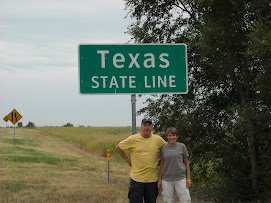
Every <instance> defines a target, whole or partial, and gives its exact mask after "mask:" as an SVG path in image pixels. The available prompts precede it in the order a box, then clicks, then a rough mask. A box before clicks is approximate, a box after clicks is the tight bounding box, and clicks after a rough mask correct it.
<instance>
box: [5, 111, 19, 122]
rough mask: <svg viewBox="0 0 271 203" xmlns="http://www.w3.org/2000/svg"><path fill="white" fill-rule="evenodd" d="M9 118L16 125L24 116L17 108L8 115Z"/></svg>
mask: <svg viewBox="0 0 271 203" xmlns="http://www.w3.org/2000/svg"><path fill="white" fill-rule="evenodd" d="M7 118H8V119H9V120H10V121H11V123H13V124H14V125H15V124H16V123H17V122H18V121H19V120H20V119H21V118H22V116H21V114H19V112H17V111H16V109H13V111H11V112H10V113H9V114H8V115H7Z"/></svg>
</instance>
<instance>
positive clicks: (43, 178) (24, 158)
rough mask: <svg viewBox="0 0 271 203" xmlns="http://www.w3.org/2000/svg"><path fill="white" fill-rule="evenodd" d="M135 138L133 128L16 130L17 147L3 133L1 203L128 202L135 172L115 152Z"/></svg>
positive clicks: (9, 133)
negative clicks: (108, 153) (124, 141)
mask: <svg viewBox="0 0 271 203" xmlns="http://www.w3.org/2000/svg"><path fill="white" fill-rule="evenodd" d="M130 133H131V128H129V127H127V128H126V127H121V128H110V127H108V128H92V127H89V128H83V127H82V128H80V127H78V128H65V127H62V128H57V127H56V128H53V127H52V128H51V127H44V128H37V129H25V128H16V134H15V137H16V138H15V145H13V129H8V131H7V133H6V129H5V128H0V202H90V203H92V202H93V203H94V202H102V203H110V202H112V203H122V202H123V203H125V202H128V198H127V192H128V188H129V170H130V167H129V166H128V164H126V163H125V162H124V161H123V160H122V159H120V158H118V156H117V155H116V153H115V150H114V147H115V145H116V144H117V143H118V142H119V141H120V140H122V139H124V138H126V137H127V136H128V135H129V134H130ZM107 148H110V149H111V150H112V160H111V161H110V182H109V183H108V176H107V169H108V168H107V167H108V162H107V161H106V155H105V154H106V149H107ZM157 202H158V203H161V202H162V201H161V196H160V195H159V197H158V201H157ZM193 202H199V201H193Z"/></svg>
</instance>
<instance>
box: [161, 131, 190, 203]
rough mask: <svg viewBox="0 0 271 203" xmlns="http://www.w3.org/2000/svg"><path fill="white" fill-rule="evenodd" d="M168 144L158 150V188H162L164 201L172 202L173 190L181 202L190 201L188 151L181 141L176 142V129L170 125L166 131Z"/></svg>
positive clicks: (166, 202)
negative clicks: (159, 160)
mask: <svg viewBox="0 0 271 203" xmlns="http://www.w3.org/2000/svg"><path fill="white" fill-rule="evenodd" d="M166 135H167V139H168V144H166V145H164V146H163V147H162V149H161V152H160V159H161V162H160V173H159V181H158V188H159V189H162V199H163V202H165V203H173V202H175V200H174V190H176V193H177V195H178V197H179V200H180V202H181V203H187V202H191V197H190V193H189V189H188V188H189V187H190V186H191V179H190V167H189V162H188V152H187V149H186V146H185V145H184V144H183V143H179V142H177V138H178V133H177V129H176V128H174V127H170V128H168V129H167V131H166Z"/></svg>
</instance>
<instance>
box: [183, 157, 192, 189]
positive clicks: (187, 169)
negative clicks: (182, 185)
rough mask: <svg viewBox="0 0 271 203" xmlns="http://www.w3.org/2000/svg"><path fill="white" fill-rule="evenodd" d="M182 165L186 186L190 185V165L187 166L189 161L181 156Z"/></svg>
mask: <svg viewBox="0 0 271 203" xmlns="http://www.w3.org/2000/svg"><path fill="white" fill-rule="evenodd" d="M183 161H184V165H185V168H186V186H187V187H190V186H191V177H190V166H189V161H188V157H185V158H183Z"/></svg>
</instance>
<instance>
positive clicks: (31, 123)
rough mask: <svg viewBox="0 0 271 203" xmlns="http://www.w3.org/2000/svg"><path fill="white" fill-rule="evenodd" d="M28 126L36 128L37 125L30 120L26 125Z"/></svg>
mask: <svg viewBox="0 0 271 203" xmlns="http://www.w3.org/2000/svg"><path fill="white" fill-rule="evenodd" d="M25 127H26V128H34V127H36V126H35V124H34V123H33V122H30V121H29V122H28V124H27V125H26V126H25Z"/></svg>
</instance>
